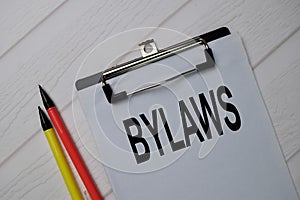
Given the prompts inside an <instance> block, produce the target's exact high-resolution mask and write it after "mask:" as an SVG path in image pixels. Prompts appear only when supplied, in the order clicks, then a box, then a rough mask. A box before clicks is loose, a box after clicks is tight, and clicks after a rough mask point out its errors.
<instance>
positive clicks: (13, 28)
mask: <svg viewBox="0 0 300 200" xmlns="http://www.w3.org/2000/svg"><path fill="white" fill-rule="evenodd" d="M65 1H66V0H30V1H18V0H10V1H5V2H2V3H1V6H0V44H1V45H0V58H1V57H2V56H3V55H4V54H5V53H6V52H7V51H9V50H10V49H11V48H12V47H13V46H15V45H16V44H17V43H18V42H19V41H20V40H22V39H23V38H24V37H25V36H26V35H27V34H28V33H30V31H32V29H34V28H35V27H36V26H38V25H39V24H40V23H41V22H42V21H43V20H45V19H46V18H47V17H48V16H49V15H51V13H52V12H54V11H55V10H56V9H57V8H58V7H59V6H61V5H62V4H63V3H64V2H65Z"/></svg>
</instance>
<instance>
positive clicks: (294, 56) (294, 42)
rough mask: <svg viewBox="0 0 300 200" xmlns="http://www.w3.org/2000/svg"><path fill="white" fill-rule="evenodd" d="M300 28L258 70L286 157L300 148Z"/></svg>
mask: <svg viewBox="0 0 300 200" xmlns="http://www.w3.org/2000/svg"><path fill="white" fill-rule="evenodd" d="M299 41H300V31H298V32H296V33H295V34H294V35H293V36H292V37H291V38H290V39H289V40H287V41H286V42H285V43H284V44H283V45H282V46H280V48H278V49H277V50H276V51H274V52H273V53H272V54H271V55H270V56H269V57H268V58H267V59H265V60H264V61H263V62H262V63H261V64H260V65H259V66H258V67H257V68H256V69H255V70H254V73H255V76H256V80H257V82H258V84H259V87H260V90H261V93H262V95H263V98H264V100H265V103H266V106H267V108H268V110H269V114H270V116H271V119H272V121H273V125H274V128H275V130H276V133H277V136H278V139H279V141H280V144H281V147H282V150H283V152H284V155H285V157H286V159H289V158H290V157H291V156H292V155H293V154H294V153H295V152H297V151H299V149H300V131H299V130H300V124H299V121H300V107H299V102H300V94H299V91H300V79H299V77H300V57H299V51H300V47H299Z"/></svg>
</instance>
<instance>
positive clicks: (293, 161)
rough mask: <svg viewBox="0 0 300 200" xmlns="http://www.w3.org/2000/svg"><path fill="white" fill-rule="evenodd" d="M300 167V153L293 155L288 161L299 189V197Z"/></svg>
mask: <svg viewBox="0 0 300 200" xmlns="http://www.w3.org/2000/svg"><path fill="white" fill-rule="evenodd" d="M299 166H300V152H298V153H296V154H295V155H293V156H292V157H291V158H290V159H289V161H288V167H289V170H290V173H291V176H292V177H293V180H294V184H295V187H296V189H297V192H298V195H300V173H299Z"/></svg>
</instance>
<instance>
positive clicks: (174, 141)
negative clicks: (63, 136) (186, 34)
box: [75, 27, 298, 200]
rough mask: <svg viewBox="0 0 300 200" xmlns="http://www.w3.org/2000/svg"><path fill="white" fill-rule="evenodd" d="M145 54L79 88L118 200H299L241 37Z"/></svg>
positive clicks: (221, 36) (143, 46) (222, 31)
mask: <svg viewBox="0 0 300 200" xmlns="http://www.w3.org/2000/svg"><path fill="white" fill-rule="evenodd" d="M139 47H140V50H141V54H142V57H140V58H137V59H134V60H131V61H129V62H125V63H122V64H119V65H116V66H115V67H112V68H108V69H106V70H103V71H101V72H96V73H94V74H92V75H90V76H87V77H83V78H81V79H78V80H77V81H76V83H75V86H76V89H77V94H78V97H79V100H80V102H81V105H82V109H83V111H84V113H85V115H86V118H87V121H88V122H89V125H90V128H91V130H92V132H93V135H94V138H95V141H96V143H97V145H98V150H99V152H98V153H99V156H100V158H101V161H102V162H103V163H104V165H105V166H106V167H105V168H106V172H107V174H108V176H109V179H110V181H111V184H112V187H113V191H114V192H115V196H116V198H117V199H119V200H122V199H146V200H147V199H149V200H150V199H190V200H192V199H278V200H279V199H298V197H297V193H296V190H295V187H294V185H293V181H292V180H291V177H290V175H289V171H288V168H287V166H286V163H285V161H284V157H283V155H282V152H281V149H280V146H279V144H278V141H277V138H276V135H275V132H274V129H273V127H272V123H271V121H270V118H269V116H268V113H267V110H266V108H265V106H264V103H263V100H262V98H261V96H260V94H259V89H258V87H257V85H256V82H255V78H254V76H253V73H252V70H251V67H250V65H249V63H248V59H247V55H246V52H245V50H244V48H243V45H242V42H241V39H240V38H239V36H238V35H237V34H231V33H230V31H229V29H228V28H225V27H222V28H219V29H216V30H214V31H211V32H208V33H205V34H202V35H199V36H197V37H194V38H191V39H188V40H185V41H183V42H180V43H177V44H175V45H172V46H170V47H167V48H164V49H162V50H159V49H158V48H157V47H156V45H155V42H154V40H151V39H150V40H146V41H145V42H142V43H140V45H139ZM147 48H150V49H151V51H149V50H147Z"/></svg>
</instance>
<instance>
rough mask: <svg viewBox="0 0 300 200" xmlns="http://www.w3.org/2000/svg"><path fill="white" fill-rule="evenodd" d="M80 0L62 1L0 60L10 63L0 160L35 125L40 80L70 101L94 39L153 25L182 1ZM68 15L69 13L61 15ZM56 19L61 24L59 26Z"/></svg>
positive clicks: (61, 101) (4, 78)
mask: <svg viewBox="0 0 300 200" xmlns="http://www.w3.org/2000/svg"><path fill="white" fill-rule="evenodd" d="M81 2H82V1H81ZM81 4H83V3H78V2H76V1H74V2H73V1H72V2H68V3H66V4H64V6H63V7H62V8H61V9H58V10H57V11H56V12H55V13H54V14H52V15H51V16H50V17H49V18H48V19H47V20H46V21H45V22H44V23H43V24H41V26H39V27H38V28H37V29H36V30H35V31H34V32H32V34H30V35H28V36H27V37H26V38H24V40H23V41H22V42H21V43H20V44H19V45H18V46H16V47H15V48H14V49H13V50H11V51H10V52H8V53H7V54H6V55H5V57H3V58H2V59H1V60H0V67H1V68H2V69H5V66H9V68H8V69H7V71H8V72H7V73H1V75H0V76H1V77H0V80H1V85H0V91H1V94H2V95H1V101H0V105H1V114H2V115H1V118H0V130H1V131H0V132H1V133H0V134H1V135H0V138H1V140H0V163H1V162H3V161H4V160H5V159H6V158H7V157H9V156H10V155H11V154H12V153H13V151H14V150H15V149H16V148H18V147H19V146H20V145H22V144H23V143H24V141H26V140H27V139H28V138H30V137H31V136H32V134H33V133H34V132H36V131H37V130H38V127H39V124H38V120H37V115H36V112H33V108H35V107H36V105H39V104H40V98H39V95H38V90H37V84H38V83H41V84H42V85H44V86H45V88H46V89H47V91H48V92H49V93H51V94H53V95H52V97H53V98H54V99H55V102H56V103H57V105H59V108H62V107H64V106H65V105H66V104H68V103H70V101H71V97H72V88H73V84H74V81H75V76H76V72H77V70H78V68H79V66H80V63H81V62H82V61H83V59H84V57H85V56H86V55H87V54H88V52H89V51H91V49H92V48H93V47H94V46H95V45H96V44H98V43H99V42H101V41H103V40H104V39H105V38H107V37H109V36H111V35H113V34H115V33H118V32H121V31H124V30H127V29H131V28H135V27H141V26H157V25H159V24H160V23H161V21H162V20H164V19H165V18H166V17H168V16H169V15H170V14H171V13H172V12H173V11H176V10H177V9H178V8H180V7H181V5H182V4H184V1H180V0H176V1H172V4H160V2H159V1H158V0H155V1H141V2H140V1H138V2H137V1H120V3H119V4H117V3H115V4H111V3H109V2H107V1H106V2H103V3H101V2H99V1H92V0H91V1H85V2H84V5H82V6H81ZM66 15H71V16H72V18H70V17H69V16H67V17H66V19H65V16H66ZM58 21H59V22H60V23H59V24H62V25H64V27H62V25H57V22H58ZM49 32H50V33H49ZM37 41H38V42H37ZM24 54H25V55H24ZM16 57H18V59H16ZM32 119H34V120H32ZM24 132H26V134H23V133H24Z"/></svg>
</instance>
